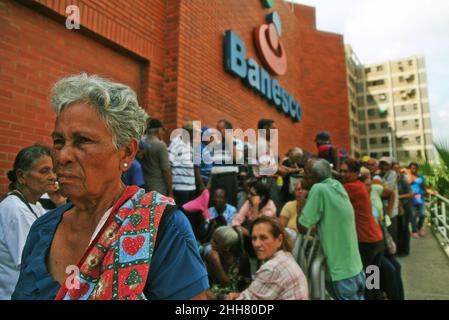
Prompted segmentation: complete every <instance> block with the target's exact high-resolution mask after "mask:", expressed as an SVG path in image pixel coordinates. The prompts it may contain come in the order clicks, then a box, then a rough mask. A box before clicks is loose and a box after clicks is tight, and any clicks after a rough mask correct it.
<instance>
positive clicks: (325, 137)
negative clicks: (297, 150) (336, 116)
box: [315, 131, 331, 143]
mask: <svg viewBox="0 0 449 320" xmlns="http://www.w3.org/2000/svg"><path fill="white" fill-rule="evenodd" d="M330 140H331V136H330V134H329V132H327V131H321V132H318V134H317V135H316V137H315V142H322V143H329V142H330Z"/></svg>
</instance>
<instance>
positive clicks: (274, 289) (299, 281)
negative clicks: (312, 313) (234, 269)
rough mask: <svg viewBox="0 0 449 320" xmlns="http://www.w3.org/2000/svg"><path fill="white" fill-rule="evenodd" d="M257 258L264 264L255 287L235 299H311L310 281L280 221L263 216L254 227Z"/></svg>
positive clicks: (253, 233)
mask: <svg viewBox="0 0 449 320" xmlns="http://www.w3.org/2000/svg"><path fill="white" fill-rule="evenodd" d="M250 232H251V241H252V245H253V247H254V250H255V252H256V255H257V258H258V259H259V260H260V261H262V262H263V264H262V266H261V267H260V268H259V270H258V271H257V272H256V277H255V279H254V281H253V282H252V283H251V285H250V286H249V287H248V289H246V290H245V291H243V292H242V293H240V294H239V293H230V294H229V295H228V296H227V299H229V300H233V299H237V300H307V299H308V298H309V289H308V284H307V279H306V277H305V275H304V273H303V271H302V270H301V268H300V267H299V265H298V264H297V263H296V261H295V259H294V258H293V256H292V254H291V251H292V240H291V239H290V237H289V236H288V235H287V234H286V232H285V230H284V228H282V226H281V225H280V224H279V222H278V221H277V220H276V219H272V218H269V217H259V218H257V219H256V220H255V221H254V222H253V223H252V224H251V228H250Z"/></svg>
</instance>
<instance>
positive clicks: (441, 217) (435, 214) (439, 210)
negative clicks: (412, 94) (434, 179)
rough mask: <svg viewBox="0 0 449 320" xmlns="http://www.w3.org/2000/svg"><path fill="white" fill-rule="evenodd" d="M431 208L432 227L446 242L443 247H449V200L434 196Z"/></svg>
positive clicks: (430, 203) (430, 204) (430, 202)
mask: <svg viewBox="0 0 449 320" xmlns="http://www.w3.org/2000/svg"><path fill="white" fill-rule="evenodd" d="M429 206H430V212H431V219H430V220H431V223H432V227H433V228H434V230H435V231H436V232H438V233H439V234H440V235H441V237H442V239H443V241H444V242H445V243H444V244H443V245H446V246H449V238H448V235H449V224H448V222H449V221H448V215H447V208H448V207H449V199H446V198H445V197H442V196H440V195H433V196H431V197H430V201H429Z"/></svg>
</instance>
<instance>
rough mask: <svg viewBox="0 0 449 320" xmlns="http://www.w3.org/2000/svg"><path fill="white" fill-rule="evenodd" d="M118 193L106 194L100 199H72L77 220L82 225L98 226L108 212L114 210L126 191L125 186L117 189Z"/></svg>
mask: <svg viewBox="0 0 449 320" xmlns="http://www.w3.org/2000/svg"><path fill="white" fill-rule="evenodd" d="M116 190H117V191H115V192H114V193H112V192H104V193H102V196H101V197H100V198H95V199H70V200H71V201H72V203H73V204H74V208H73V212H74V214H75V217H76V220H78V221H79V222H80V223H81V224H87V225H90V224H92V225H95V226H96V225H97V224H98V222H99V221H100V220H101V218H102V217H103V215H104V214H105V212H106V211H107V210H109V209H110V208H112V207H113V206H114V204H115V203H116V202H117V200H118V199H120V197H121V196H122V194H123V192H124V191H125V186H124V185H123V184H121V185H120V187H118V188H116Z"/></svg>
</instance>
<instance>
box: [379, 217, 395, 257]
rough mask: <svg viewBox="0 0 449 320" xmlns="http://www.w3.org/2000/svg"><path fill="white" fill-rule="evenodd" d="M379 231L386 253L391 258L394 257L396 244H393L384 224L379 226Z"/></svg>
mask: <svg viewBox="0 0 449 320" xmlns="http://www.w3.org/2000/svg"><path fill="white" fill-rule="evenodd" d="M381 229H382V233H383V234H384V242H385V248H386V250H387V253H388V254H389V255H391V256H394V255H395V254H396V251H397V250H396V243H395V242H394V240H393V237H392V236H391V234H390V232H388V229H387V227H386V226H385V225H384V224H382V225H381Z"/></svg>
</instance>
